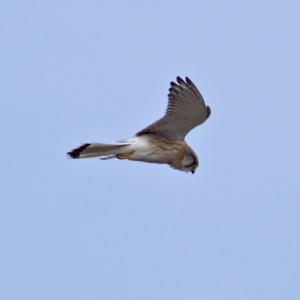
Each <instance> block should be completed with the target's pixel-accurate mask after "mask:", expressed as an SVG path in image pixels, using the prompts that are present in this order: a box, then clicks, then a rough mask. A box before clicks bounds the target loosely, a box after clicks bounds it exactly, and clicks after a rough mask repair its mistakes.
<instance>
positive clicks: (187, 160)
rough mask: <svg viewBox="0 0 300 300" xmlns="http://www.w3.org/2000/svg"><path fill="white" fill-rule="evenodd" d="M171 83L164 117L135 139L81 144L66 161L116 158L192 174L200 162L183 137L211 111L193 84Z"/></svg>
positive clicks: (186, 81)
mask: <svg viewBox="0 0 300 300" xmlns="http://www.w3.org/2000/svg"><path fill="white" fill-rule="evenodd" d="M176 80H177V83H175V82H173V81H172V82H171V83H170V85H171V87H170V88H169V94H168V105H167V109H166V112H165V115H164V116H163V117H162V118H160V119H159V120H157V121H156V122H154V123H152V124H150V125H149V126H147V127H146V128H144V129H142V130H141V131H139V132H137V133H136V134H135V135H134V137H132V138H128V139H124V140H121V141H118V142H116V143H114V144H104V143H94V142H93V143H84V144H81V145H80V146H78V147H76V148H74V149H72V150H71V151H69V152H68V153H67V156H68V158H73V159H78V158H90V157H100V158H101V159H104V160H105V159H113V158H118V159H120V160H125V159H128V160H132V161H141V162H148V163H157V164H168V165H170V166H171V167H172V168H174V169H176V170H179V171H185V172H191V173H192V174H194V173H195V171H196V169H197V167H198V165H199V161H198V157H197V155H196V153H195V151H194V150H193V149H192V148H191V147H190V146H189V145H188V144H187V142H186V141H185V137H186V135H187V134H188V133H189V131H191V130H192V129H193V128H195V127H196V126H198V125H200V124H202V123H204V122H205V121H206V120H207V119H208V118H209V116H210V115H211V109H210V107H209V106H206V105H205V102H204V99H203V97H202V95H201V94H200V92H199V90H198V89H197V87H196V86H195V84H194V83H193V82H192V81H191V80H190V79H189V78H188V77H186V78H185V81H184V80H183V79H182V78H181V77H179V76H177V78H176Z"/></svg>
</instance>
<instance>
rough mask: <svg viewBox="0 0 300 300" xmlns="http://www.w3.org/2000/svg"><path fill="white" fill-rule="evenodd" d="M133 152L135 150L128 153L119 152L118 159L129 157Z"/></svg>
mask: <svg viewBox="0 0 300 300" xmlns="http://www.w3.org/2000/svg"><path fill="white" fill-rule="evenodd" d="M132 154H133V151H132V152H130V153H126V154H118V155H117V158H118V159H128V158H130V157H131V156H132Z"/></svg>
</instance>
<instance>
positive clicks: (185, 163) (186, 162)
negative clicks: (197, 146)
mask: <svg viewBox="0 0 300 300" xmlns="http://www.w3.org/2000/svg"><path fill="white" fill-rule="evenodd" d="M198 165H199V162H198V157H197V155H196V153H195V152H194V151H193V149H192V148H191V147H187V149H186V151H185V153H184V156H183V159H182V170H183V171H186V172H191V173H192V174H194V173H195V171H196V169H197V168H198Z"/></svg>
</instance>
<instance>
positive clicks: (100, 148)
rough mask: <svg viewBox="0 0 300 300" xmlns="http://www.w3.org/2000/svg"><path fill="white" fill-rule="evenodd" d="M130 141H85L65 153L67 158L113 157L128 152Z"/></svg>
mask: <svg viewBox="0 0 300 300" xmlns="http://www.w3.org/2000/svg"><path fill="white" fill-rule="evenodd" d="M130 145H132V143H116V144H102V143H87V144H82V145H80V146H78V147H76V148H74V149H73V150H71V151H70V152H68V153H67V156H68V157H69V158H89V157H103V156H104V157H108V158H113V157H116V156H117V155H119V154H121V155H122V154H126V153H128V152H130Z"/></svg>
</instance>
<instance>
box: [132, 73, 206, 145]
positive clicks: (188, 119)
mask: <svg viewBox="0 0 300 300" xmlns="http://www.w3.org/2000/svg"><path fill="white" fill-rule="evenodd" d="M185 80H186V81H184V80H183V79H181V78H180V77H177V83H178V84H176V83H174V82H171V88H170V89H169V91H170V93H169V95H168V97H169V100H168V107H167V110H166V113H165V115H164V116H163V117H162V118H161V119H159V120H158V121H156V122H154V123H153V124H151V125H149V126H148V127H146V128H144V129H143V130H141V131H139V132H138V133H137V134H136V136H141V135H143V134H149V133H155V134H159V135H163V136H165V137H168V138H174V139H178V140H183V139H184V137H185V136H186V135H187V134H188V132H189V131H190V130H192V129H193V128H195V127H196V126H198V125H200V124H202V123H204V122H205V121H206V120H207V118H208V117H209V116H210V112H211V110H210V108H209V106H206V105H205V102H204V99H203V97H202V96H201V94H200V92H199V91H198V89H197V88H196V86H195V85H194V83H193V82H192V81H191V80H190V79H189V78H188V77H186V78H185Z"/></svg>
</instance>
